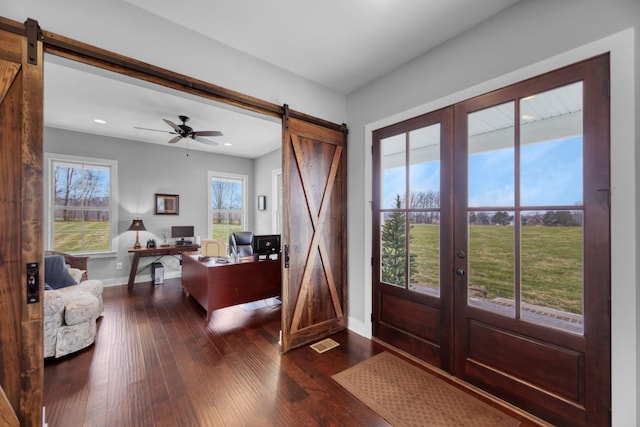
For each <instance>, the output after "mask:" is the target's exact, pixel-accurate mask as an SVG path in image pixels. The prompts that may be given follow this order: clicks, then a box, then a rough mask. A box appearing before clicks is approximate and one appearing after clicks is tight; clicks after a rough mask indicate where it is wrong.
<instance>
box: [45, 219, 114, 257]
mask: <svg viewBox="0 0 640 427" xmlns="http://www.w3.org/2000/svg"><path fill="white" fill-rule="evenodd" d="M54 227H55V247H54V250H56V251H59V252H84V251H88V252H89V251H106V250H109V247H110V245H109V222H108V221H85V222H82V221H61V220H59V221H56V222H55V223H54ZM83 227H84V236H85V240H84V246H83V242H82V231H83Z"/></svg>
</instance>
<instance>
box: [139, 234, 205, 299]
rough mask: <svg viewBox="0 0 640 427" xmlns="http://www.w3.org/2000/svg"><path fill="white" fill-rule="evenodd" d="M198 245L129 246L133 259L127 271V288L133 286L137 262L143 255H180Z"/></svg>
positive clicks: (196, 248)
mask: <svg viewBox="0 0 640 427" xmlns="http://www.w3.org/2000/svg"><path fill="white" fill-rule="evenodd" d="M199 247H200V246H198V245H181V246H158V247H157V248H149V249H147V248H140V249H134V248H129V253H132V254H133V261H132V262H131V271H130V272H129V282H128V283H127V285H128V286H129V289H131V288H132V287H133V283H134V282H135V280H136V274H138V264H139V263H140V258H141V257H145V256H154V257H163V256H166V255H181V254H182V253H183V252H193V251H197V250H198V248H199Z"/></svg>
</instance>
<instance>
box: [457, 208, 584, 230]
mask: <svg viewBox="0 0 640 427" xmlns="http://www.w3.org/2000/svg"><path fill="white" fill-rule="evenodd" d="M582 216H583V214H582V211H547V212H545V213H540V212H534V213H531V214H524V213H523V214H521V215H520V224H521V225H528V226H545V227H579V226H581V225H582ZM513 218H514V216H513V215H509V212H507V211H498V212H495V213H493V215H491V212H471V213H469V224H473V225H512V224H513Z"/></svg>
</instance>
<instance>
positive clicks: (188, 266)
mask: <svg viewBox="0 0 640 427" xmlns="http://www.w3.org/2000/svg"><path fill="white" fill-rule="evenodd" d="M182 287H183V288H184V289H185V291H186V292H187V294H190V295H191V296H192V297H193V298H194V299H195V300H196V301H197V302H198V304H200V305H201V306H202V307H203V308H204V309H205V310H206V311H207V323H208V322H209V320H210V319H211V312H212V311H213V310H216V309H218V308H224V307H230V306H232V305H237V304H244V303H247V302H251V301H257V300H261V299H266V298H270V297H275V296H279V295H280V294H281V289H282V271H281V262H280V260H279V259H278V260H268V259H267V260H259V261H256V260H254V258H253V257H245V258H240V260H239V261H235V260H233V259H231V260H229V261H228V263H220V262H217V261H216V259H215V258H211V259H209V260H207V261H198V255H185V256H183V257H182Z"/></svg>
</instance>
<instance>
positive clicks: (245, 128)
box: [44, 0, 519, 158]
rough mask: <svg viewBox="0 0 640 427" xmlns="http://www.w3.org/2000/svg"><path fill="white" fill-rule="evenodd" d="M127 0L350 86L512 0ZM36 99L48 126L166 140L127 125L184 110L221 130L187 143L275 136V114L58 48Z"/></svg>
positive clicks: (257, 145)
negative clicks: (78, 59)
mask: <svg viewBox="0 0 640 427" xmlns="http://www.w3.org/2000/svg"><path fill="white" fill-rule="evenodd" d="M125 1H126V2H128V3H130V4H132V5H134V6H136V7H138V8H140V9H143V10H146V11H148V12H149V13H152V14H155V15H158V16H160V17H162V18H164V19H166V20H168V21H172V22H174V23H176V24H178V25H181V26H184V27H186V28H188V29H190V30H192V31H196V32H198V33H201V34H202V35H204V36H206V37H209V38H211V39H214V40H217V41H218V42H221V43H224V44H227V45H229V46H231V47H233V48H235V49H238V50H240V51H243V52H245V53H247V54H249V55H251V56H254V57H257V58H259V59H262V60H264V61H266V62H269V63H271V64H273V65H276V66H278V67H280V68H283V69H286V70H289V71H291V72H293V73H295V74H298V75H300V76H302V77H305V78H307V79H310V80H312V81H315V82H317V83H319V84H321V85H324V86H326V87H329V88H331V89H334V90H336V91H338V92H341V93H344V94H348V93H350V92H351V91H353V90H355V89H357V88H359V87H361V86H363V85H365V84H367V83H369V82H371V81H373V80H375V79H376V78H378V77H380V76H382V75H384V74H386V73H388V72H389V71H391V70H393V69H395V68H398V67H399V66H401V65H402V64H404V63H406V62H407V61H409V60H411V59H413V58H415V57H417V56H419V55H420V54H422V53H424V52H426V51H428V50H430V49H432V48H434V47H436V46H438V45H439V44H441V43H443V42H445V41H446V40H448V39H450V38H453V37H455V36H456V35H458V34H461V33H462V32H464V31H466V30H468V29H469V28H471V27H473V26H475V25H477V24H478V23H480V22H481V21H483V20H485V19H487V18H489V17H491V16H492V15H495V14H496V13H498V12H500V11H501V10H503V9H505V8H507V7H509V6H511V5H513V4H514V3H516V2H517V1H519V0H482V1H478V0H323V1H314V2H309V1H306V2H305V1H301V0H277V1H275V2H265V1H264V0H236V1H219V0H218V1H203V0H182V1H181V2H179V3H178V4H176V3H175V2H174V1H169V0H125ZM247 11H251V13H247ZM285 41H286V43H285ZM212 83H215V82H212ZM44 101H45V105H44V107H45V112H44V113H45V117H44V118H45V126H49V127H56V128H62V129H69V130H76V131H82V132H88V133H94V134H102V135H108V136H115V137H119V138H125V139H131V140H138V141H143V142H150V143H157V144H166V143H167V141H168V140H169V139H170V138H171V137H172V135H170V134H168V133H167V134H164V133H162V132H153V131H143V130H137V129H134V127H145V128H152V129H158V130H163V129H166V130H169V128H168V126H167V125H166V124H165V123H164V122H163V121H162V119H163V118H166V119H169V120H171V121H173V122H175V123H178V122H179V120H178V117H177V116H178V115H188V116H190V118H191V120H190V121H189V123H188V125H189V126H191V127H193V128H194V130H220V131H222V132H223V133H224V136H222V137H216V138H210V139H213V140H215V141H216V142H218V144H219V145H218V146H216V147H209V146H206V145H204V144H199V143H197V142H194V141H193V140H190V142H189V148H190V149H193V150H204V151H211V152H216V153H223V154H229V155H234V156H240V157H247V158H256V157H259V156H261V155H263V154H266V153H268V152H270V151H273V150H275V149H277V148H279V146H280V142H281V126H280V123H279V121H277V120H274V119H273V118H265V117H261V116H258V115H256V114H251V113H247V112H243V111H241V110H238V109H232V108H230V107H228V106H224V105H220V104H216V103H214V102H212V101H208V100H204V99H201V98H195V97H192V96H189V95H185V94H182V93H178V92H175V91H171V90H168V89H166V88H160V87H157V86H156V87H153V86H151V85H149V84H144V85H142V84H141V83H140V82H139V81H136V80H133V79H128V78H126V77H123V76H119V75H113V74H110V73H106V72H104V71H102V70H95V69H91V68H89V67H86V66H81V65H79V64H75V63H72V62H70V61H66V60H63V59H61V58H57V57H51V56H48V57H47V58H46V65H45V98H44ZM94 118H101V119H104V120H105V121H107V124H106V125H98V124H96V123H94V122H93V119H94ZM224 143H229V144H231V146H225V145H223V144H224ZM178 144H179V145H183V146H184V143H183V142H180V143H178Z"/></svg>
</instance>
